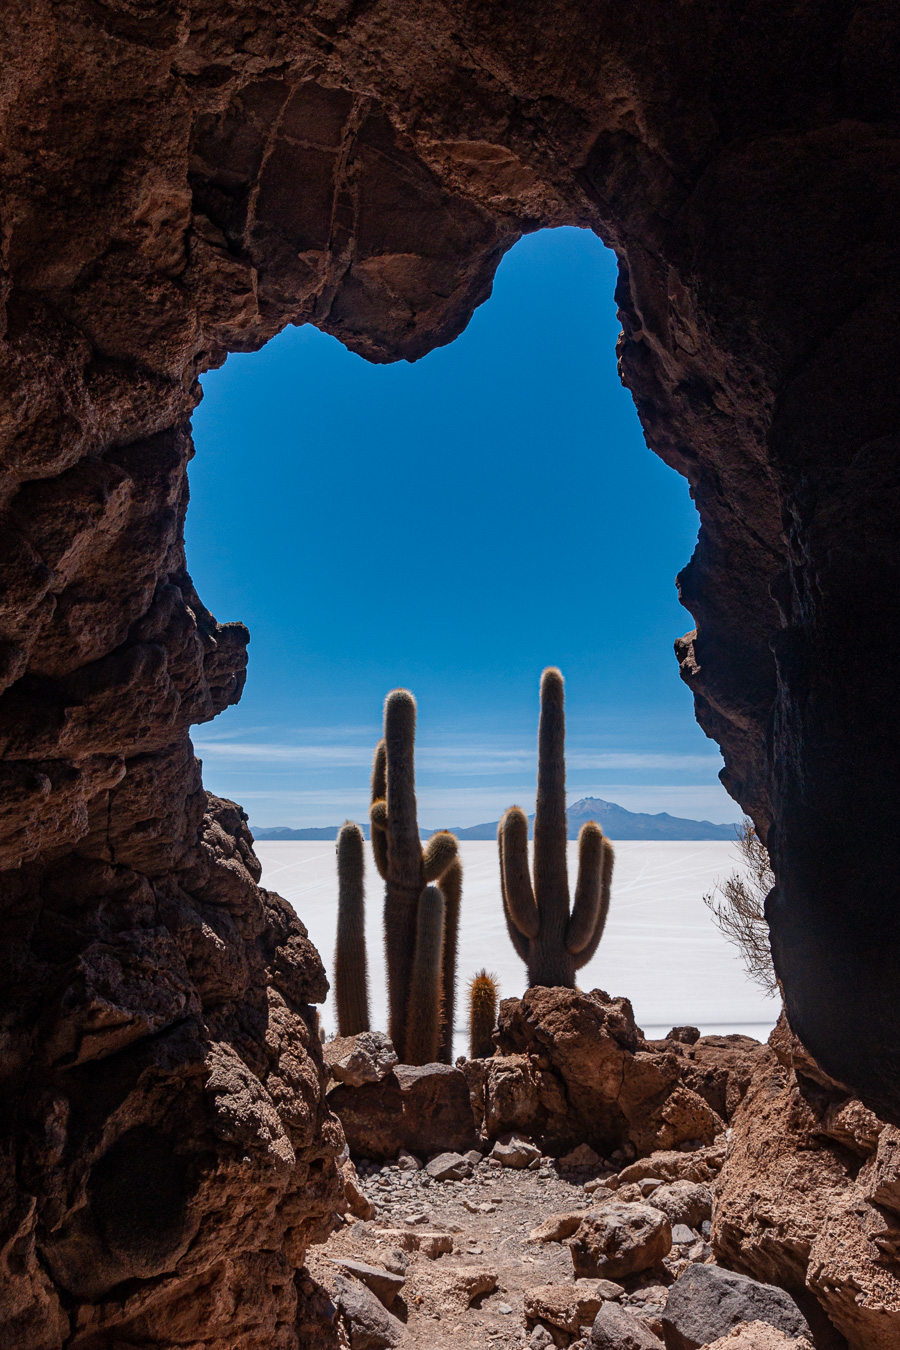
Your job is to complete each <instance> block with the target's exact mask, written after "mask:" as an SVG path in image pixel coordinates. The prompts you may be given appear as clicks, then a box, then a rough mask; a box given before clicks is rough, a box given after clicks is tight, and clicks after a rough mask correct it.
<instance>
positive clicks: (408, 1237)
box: [376, 1228, 453, 1261]
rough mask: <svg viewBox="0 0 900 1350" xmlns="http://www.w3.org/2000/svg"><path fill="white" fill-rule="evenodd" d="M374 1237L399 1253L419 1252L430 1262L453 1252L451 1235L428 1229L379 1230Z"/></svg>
mask: <svg viewBox="0 0 900 1350" xmlns="http://www.w3.org/2000/svg"><path fill="white" fill-rule="evenodd" d="M376 1237H379V1238H382V1239H383V1240H384V1241H385V1242H393V1243H394V1245H395V1246H396V1247H399V1248H400V1250H401V1251H404V1252H421V1253H422V1255H423V1256H427V1257H428V1258H429V1259H430V1260H432V1261H434V1260H436V1259H437V1257H439V1256H444V1255H446V1254H447V1253H448V1252H452V1251H453V1234H452V1233H441V1232H435V1231H434V1229H430V1228H418V1229H411V1228H379V1229H377V1230H376Z"/></svg>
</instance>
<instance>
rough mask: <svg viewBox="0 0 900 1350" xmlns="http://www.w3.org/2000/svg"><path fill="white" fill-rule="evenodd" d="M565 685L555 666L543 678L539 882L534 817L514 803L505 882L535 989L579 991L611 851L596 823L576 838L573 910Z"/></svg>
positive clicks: (502, 834)
mask: <svg viewBox="0 0 900 1350" xmlns="http://www.w3.org/2000/svg"><path fill="white" fill-rule="evenodd" d="M564 698H565V695H564V685H563V677H562V675H561V674H560V672H559V671H558V670H556V669H554V668H553V667H550V668H549V669H547V670H545V671H544V673H543V675H542V676H541V717H540V724H539V729H538V789H537V807H536V811H535V818H534V884H533V885H532V881H531V874H530V871H529V866H528V817H527V816H526V815H525V812H524V811H523V810H522V809H521V807H518V806H511V807H510V809H509V810H508V811H507V812H506V814H505V815H504V817H503V819H502V820H501V821H500V828H499V830H498V835H497V842H498V845H499V849H500V882H501V887H502V892H503V906H504V910H505V912H506V924H507V927H508V929H509V936H510V938H511V939H512V944H513V946H514V947H515V949H516V951H517V952H518V954H519V956H520V957H521V958H522V960H523V961H524V962H525V964H526V966H527V967H528V983H529V985H536V984H537V985H550V986H553V985H565V986H567V987H568V988H574V986H575V972H576V970H580V968H581V967H582V966H584V965H586V964H587V962H588V961H590V959H591V957H592V956H593V955H594V952H595V951H596V950H597V947H598V945H599V943H600V939H601V937H602V936H603V929H604V926H605V924H606V916H607V913H608V912H609V892H610V886H611V883H612V870H613V849H612V845H611V844H610V842H609V840H608V839H605V838H604V835H603V831H602V830H601V828H600V826H599V825H597V824H596V822H595V821H593V820H589V821H588V822H587V823H586V824H585V825H582V827H581V832H580V833H579V836H578V881H577V883H576V886H575V902H574V904H573V906H572V910H571V913H570V911H569V878H568V869H567V866H566V836H567V834H568V830H567V822H566V755H565V747H566V717H565V711H564Z"/></svg>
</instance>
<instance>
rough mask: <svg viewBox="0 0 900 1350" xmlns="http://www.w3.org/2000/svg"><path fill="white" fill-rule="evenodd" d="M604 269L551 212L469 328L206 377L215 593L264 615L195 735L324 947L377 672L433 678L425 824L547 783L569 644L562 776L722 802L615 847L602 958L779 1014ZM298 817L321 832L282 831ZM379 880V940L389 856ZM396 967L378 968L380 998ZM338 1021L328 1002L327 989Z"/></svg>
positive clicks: (475, 868)
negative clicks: (737, 885) (748, 919)
mask: <svg viewBox="0 0 900 1350" xmlns="http://www.w3.org/2000/svg"><path fill="white" fill-rule="evenodd" d="M616 280H617V265H616V258H615V255H614V253H613V252H612V251H611V250H609V249H607V248H605V247H604V246H603V244H602V243H601V242H600V240H599V239H598V238H597V237H596V235H594V234H592V233H591V232H589V231H585V230H578V229H574V228H562V229H558V230H552V231H551V230H545V231H540V232H538V233H536V234H534V235H530V236H526V237H525V238H524V239H523V240H522V241H520V242H519V243H518V244H517V245H516V246H515V247H514V248H513V249H512V250H511V251H510V253H508V254H507V255H506V257H505V258H504V260H503V262H502V263H501V265H500V269H499V272H498V274H497V278H496V281H495V285H494V289H493V294H492V296H491V298H490V299H489V300H488V301H487V302H486V303H485V304H483V305H482V306H480V307H479V308H478V309H477V310H476V311H475V315H474V317H473V318H472V320H471V322H470V323H469V324H468V326H467V327H466V329H465V330H464V332H463V333H462V334H461V335H460V336H459V337H457V338H456V339H455V340H454V341H453V342H452V343H451V344H448V345H446V346H444V347H440V348H438V349H436V350H435V351H433V352H432V353H430V354H429V355H428V356H426V357H424V358H423V359H421V360H419V361H417V362H415V363H413V364H411V363H408V362H398V363H396V364H394V365H373V364H370V363H369V362H367V361H366V360H364V359H363V358H362V357H360V356H357V355H355V354H353V353H352V352H350V351H348V350H347V349H346V348H345V347H343V346H342V345H341V344H340V343H339V342H338V341H337V339H335V338H333V337H330V336H327V335H325V334H323V333H321V332H319V331H318V330H317V329H316V328H314V327H312V326H306V327H303V328H289V329H286V330H285V331H284V332H283V333H282V334H281V335H280V336H279V337H276V338H274V339H273V340H272V341H270V343H269V344H268V345H267V346H266V347H265V348H264V349H263V350H262V351H261V352H259V353H254V354H252V355H238V356H231V357H229V359H228V361H227V362H226V364H225V366H224V367H222V368H221V369H220V370H217V371H214V372H211V373H210V374H208V375H207V376H205V377H204V381H203V383H204V389H205V397H204V401H203V402H202V403H201V405H200V407H199V409H198V411H197V414H196V417H195V426H194V436H195V443H196V445H197V450H198V454H197V458H196V459H195V461H194V463H193V466H192V470H191V480H192V494H193V495H192V505H191V507H190V509H189V512H188V521H187V546H188V560H189V566H190V569H191V572H192V575H193V576H194V579H195V581H196V584H197V587H198V590H199V591H200V593H201V594H203V595H204V597H206V598H207V599H208V600H209V601H210V602H211V605H212V608H213V609H214V611H215V612H216V613H217V615H219V616H220V617H223V618H231V617H235V616H238V615H239V616H240V617H241V618H242V619H243V620H244V621H246V622H247V624H248V626H249V628H250V632H251V646H250V664H249V670H248V682H247V687H246V689H245V691H244V694H243V696H242V698H241V701H240V702H239V703H238V704H237V705H236V706H233V707H231V708H229V709H227V710H226V711H225V712H224V713H223V714H222V715H220V717H219V718H217V719H216V721H215V723H213V724H212V725H211V726H207V727H203V728H197V729H196V731H195V733H194V737H193V739H194V745H195V748H196V750H197V753H198V754H199V756H200V757H201V759H202V760H203V763H204V778H205V781H206V783H207V785H208V786H209V787H210V788H211V789H212V790H213V791H215V792H218V793H220V794H221V795H223V796H225V797H228V798H233V799H235V800H237V801H239V802H241V804H242V805H243V807H244V808H245V809H246V811H247V812H248V815H249V820H250V825H251V829H252V830H253V832H254V836H255V838H256V847H257V851H258V853H259V856H260V859H261V861H262V864H263V874H264V883H265V884H270V885H272V886H273V887H274V888H276V889H278V891H279V892H280V893H281V894H283V895H285V897H286V898H287V899H289V900H291V901H292V902H293V904H294V906H295V908H296V910H297V912H298V914H300V916H301V917H302V919H303V921H304V923H305V924H306V925H307V926H308V928H309V930H310V933H311V936H312V938H313V940H314V941H315V943H316V946H317V948H318V950H319V951H320V952H321V953H322V954H323V957H324V959H325V963H326V968H328V967H330V964H331V953H332V950H333V942H334V934H333V925H334V895H333V889H334V878H333V871H334V864H333V856H332V849H331V846H330V844H329V843H328V842H327V838H328V836H327V835H326V834H325V831H326V830H328V828H329V827H331V828H332V830H333V829H334V827H336V826H338V825H339V824H340V823H341V822H342V821H343V820H344V819H345V818H352V819H355V820H357V821H360V822H362V823H365V822H366V820H367V815H368V800H367V793H368V774H369V768H370V763H371V754H372V747H373V746H374V744H375V742H376V741H377V739H378V737H379V735H380V732H379V717H380V709H381V701H382V699H383V697H384V694H385V693H386V692H387V690H388V689H390V688H393V687H396V686H398V685H402V686H405V687H409V688H411V689H413V691H414V692H415V693H416V695H417V698H418V701H419V734H418V742H417V756H416V760H417V788H418V798H419V821H420V825H421V827H422V828H423V829H424V830H426V831H428V830H430V829H435V828H439V827H440V828H445V827H446V828H451V829H459V828H460V827H462V828H464V829H466V828H471V827H477V826H479V825H480V824H481V823H482V822H490V821H494V820H496V819H497V818H498V817H499V816H500V815H501V814H502V812H503V810H504V809H505V808H506V806H508V805H509V804H510V803H511V802H513V801H517V802H518V801H529V800H531V799H533V793H534V772H535V720H534V718H535V708H534V699H535V689H536V682H537V676H538V674H539V672H540V670H541V669H542V668H543V667H544V666H546V665H548V664H559V665H560V666H561V667H562V668H563V670H564V671H565V673H566V676H567V685H568V697H567V708H568V744H567V749H568V757H567V758H568V764H567V769H568V774H567V788H568V800H569V804H570V805H572V804H573V803H575V802H576V801H580V800H581V799H583V798H586V797H587V798H599V799H600V801H601V802H613V803H615V804H616V805H617V806H622V807H624V808H625V810H626V811H632V812H637V813H646V814H648V815H656V814H657V813H659V812H666V813H668V815H669V816H672V817H676V818H677V819H678V820H680V821H682V822H684V823H686V822H688V821H703V822H707V821H712V822H718V823H723V824H724V826H725V828H724V829H723V830H722V837H720V839H719V842H716V843H711V844H708V846H707V845H704V848H705V850H706V851H705V852H704V849H703V848H701V849H699V850H698V849H696V847H695V845H692V844H690V843H683V844H681V845H680V846H675V845H673V846H672V849H671V852H670V854H667V855H666V856H665V857H662V856H659V857H656V856H652V857H651V856H650V854H648V855H647V857H644V855H643V854H640V856H638V853H637V852H635V853H634V856H631V855H630V854H628V852H627V850H628V849H629V848H632V845H627V846H625V848H624V850H623V851H621V857H620V872H621V882H620V886H619V890H620V899H619V901H618V903H617V904H616V906H614V909H615V913H614V915H613V917H612V919H611V930H610V933H609V934H608V935H607V940H605V942H604V944H603V945H602V949H601V951H600V952H599V953H598V955H597V957H596V959H595V961H594V962H593V964H592V968H591V970H590V971H589V972H588V978H589V979H590V980H591V981H593V982H595V983H600V984H601V985H602V986H603V987H604V988H605V987H607V985H609V984H610V983H613V984H615V986H616V988H619V987H620V986H622V983H623V981H624V984H625V985H627V986H628V992H629V994H630V995H631V996H632V998H633V999H636V1001H637V1007H638V1010H639V1013H640V1015H641V1016H642V1017H643V1020H644V1021H645V1022H646V1023H647V1024H648V1025H651V1026H656V1025H657V1024H658V1025H659V1026H660V1027H661V1028H662V1031H665V1030H667V1029H668V1027H669V1026H670V1025H671V1024H672V1023H673V1021H674V1022H679V1021H681V1022H697V1023H698V1024H702V1025H704V1026H705V1027H706V1028H707V1029H709V1030H714V1031H716V1032H722V1031H731V1030H738V1029H740V1030H742V1031H747V1032H749V1033H750V1034H758V1035H763V1036H764V1035H766V1034H767V1033H768V1030H769V1028H770V1026H771V1024H772V1022H774V1018H775V1013H774V1011H772V1009H771V1008H770V1007H769V1006H768V1000H766V999H765V998H764V997H762V996H761V995H760V992H759V991H758V990H757V989H755V988H754V987H753V986H752V985H751V984H750V982H749V981H747V980H746V979H744V978H743V974H742V972H741V970H740V967H739V965H738V964H737V963H736V960H737V958H736V956H735V954H734V953H733V952H732V951H731V949H730V948H728V947H727V946H726V945H725V943H724V941H723V940H722V939H721V936H720V935H719V933H718V932H717V931H716V929H715V928H714V927H713V925H712V923H711V922H710V919H709V915H708V913H707V912H706V911H705V909H704V908H703V905H702V896H703V894H704V893H705V892H709V891H710V890H711V889H712V888H713V886H714V885H715V883H716V880H717V879H718V877H719V876H720V875H722V874H724V873H725V872H727V871H729V870H730V869H731V868H732V866H733V863H734V853H733V848H732V843H731V840H732V839H733V836H732V830H731V826H730V825H728V822H734V821H735V820H736V819H737V818H738V815H739V812H738V809H737V807H736V806H735V804H734V802H733V801H732V800H731V799H730V798H729V797H728V796H727V794H726V793H725V791H724V789H723V788H722V786H721V784H720V783H719V782H718V780H717V773H718V770H719V769H720V767H721V758H720V756H719V754H718V752H717V749H716V747H715V746H714V745H713V744H711V743H710V742H709V741H708V740H707V738H706V737H705V736H704V734H703V732H702V731H701V730H700V728H699V726H698V725H697V722H696V720H695V715H694V709H693V704H692V700H691V697H690V694H689V692H688V690H687V689H686V688H685V686H684V684H683V683H682V681H681V680H679V679H678V678H677V670H676V663H675V660H674V658H673V654H672V641H673V639H674V638H675V637H677V636H679V635H680V634H681V633H682V632H683V631H684V629H685V628H687V627H689V625H690V618H689V616H688V615H687V614H686V612H685V611H684V610H683V609H682V608H681V607H680V605H679V603H678V597H677V594H676V587H675V581H674V579H675V575H676V573H677V572H678V570H679V569H680V568H681V567H683V566H684V564H685V563H686V562H687V560H688V558H689V557H690V555H691V552H692V550H693V548H694V544H695V540H696V530H697V515H696V511H695V508H694V506H693V503H692V501H691V498H690V493H689V489H688V485H687V483H686V481H685V479H684V478H682V477H681V476H680V475H678V474H676V473H675V472H674V471H673V470H672V469H670V468H668V467H667V466H666V465H665V464H664V463H663V462H662V461H661V460H660V459H659V458H658V457H657V456H656V455H654V454H652V453H651V452H650V451H649V450H648V449H647V447H646V445H645V443H644V439H643V435H642V432H641V429H640V425H639V422H638V418H637V414H636V412H635V409H634V405H633V402H632V399H631V396H630V394H629V393H628V392H627V390H625V389H624V388H623V387H622V385H621V382H620V380H619V376H618V371H617V367H616V339H617V336H618V332H619V320H618V317H617V314H616V307H615V299H614V290H615V286H616ZM529 809H530V808H529ZM617 825H618V827H619V828H622V822H620V821H617V822H614V823H613V824H612V828H613V829H614V830H615V829H616V826H617ZM673 825H674V822H673ZM606 828H607V829H609V828H610V822H609V821H607V823H606ZM316 830H319V831H321V832H322V835H321V838H320V842H319V846H318V848H317V849H313V848H308V847H306V845H307V843H309V841H310V839H311V836H312V833H313V832H314V831H316ZM292 832H293V833H297V832H299V834H300V835H301V836H304V835H305V836H306V839H305V841H304V844H303V848H297V847H296V846H295V844H296V842H297V841H296V840H294V841H287V843H286V847H285V842H286V836H287V835H289V834H290V833H292ZM616 837H617V835H616V834H615V833H614V834H613V838H616ZM624 837H625V838H626V839H627V838H628V832H627V829H625V831H624ZM677 837H680V838H689V837H691V836H689V835H687V836H685V835H684V834H682V835H681V836H677ZM696 837H700V836H696ZM712 837H713V836H712V835H711V834H710V835H708V836H706V838H707V840H710V839H712ZM465 847H466V849H468V851H469V854H471V856H467V857H466V859H465V866H466V869H467V877H468V878H469V880H468V881H467V889H468V890H469V891H470V894H471V899H470V900H469V903H468V905H467V906H465V907H464V908H465V910H466V912H465V913H464V915H463V929H462V942H463V950H464V952H466V951H467V950H468V949H469V948H471V949H472V950H471V952H469V957H468V958H466V957H464V961H465V959H469V964H471V959H474V951H475V949H476V948H477V947H478V946H479V945H481V944H484V943H487V945H489V946H490V947H491V948H492V950H494V949H496V950H495V958H494V959H495V964H496V965H497V967H498V969H499V970H500V972H501V976H502V983H503V987H504V988H505V989H506V990H507V991H508V992H510V993H512V992H522V989H524V985H522V989H520V988H519V986H520V984H521V983H522V980H523V979H524V973H523V970H522V969H521V968H520V963H519V962H518V960H517V958H516V956H515V953H514V952H513V949H512V948H511V947H510V946H509V943H508V942H507V940H506V938H505V936H504V935H503V934H502V933H499V932H498V933H496V934H495V933H494V932H493V928H494V927H495V926H496V921H497V919H498V914H499V911H498V910H497V899H496V896H495V895H494V889H495V880H496V879H495V876H494V873H495V866H494V857H493V854H494V847H493V845H489V844H487V843H480V844H476V845H475V846H474V847H473V846H472V845H471V844H470V843H468V842H467V843H466V844H465ZM664 847H665V848H668V847H669V846H668V845H665V846H664ZM651 853H652V850H651ZM482 855H483V856H482ZM666 887H668V891H667V892H666V896H665V897H663V895H662V891H663V890H665V888H666ZM368 889H369V906H368V927H369V928H370V929H371V932H370V934H369V941H368V945H369V949H370V951H371V952H373V953H376V952H379V951H380V949H381V939H380V935H379V931H378V930H379V925H380V921H381V920H380V904H379V901H378V896H377V886H376V885H375V879H374V877H372V878H370V885H369V888H368ZM485 924H486V925H487V928H489V929H490V932H489V933H488V932H487V931H486V930H485V931H482V930H483V929H484V925H485ZM648 943H649V944H650V946H652V947H653V949H654V960H653V962H652V963H651V964H652V965H653V966H654V968H655V970H656V971H657V977H655V978H654V980H653V982H652V985H651V983H650V982H648V981H647V979H646V970H647V962H646V960H645V957H646V952H647V950H648ZM657 948H659V950H658V951H657ZM377 966H378V962H377V960H376V967H377ZM660 971H662V972H664V974H663V976H660V975H659V972H660ZM467 973H468V972H467V970H462V972H461V976H460V978H461V979H463V978H466V977H467ZM735 979H736V981H737V983H736V984H735ZM701 987H704V991H705V992H704V993H703V995H700V994H699V993H698V991H699V989H700V988H701ZM384 996H385V990H384V988H383V986H382V984H381V982H380V977H377V976H376V978H375V983H374V987H373V997H374V1003H375V1008H376V1010H378V1011H379V1014H380V1015H381V1020H380V1021H378V1025H383V1024H384V1017H383V1013H382V1012H381V1005H382V1003H383V999H384ZM323 1022H324V1025H325V1026H326V1027H327V1028H331V1027H333V1025H334V1008H333V1006H332V999H331V997H329V1000H328V1002H327V1003H326V1005H325V1008H324V1010H323ZM464 1034H465V1033H464V1030H463V1028H462V1026H460V1028H459V1031H458V1039H459V1042H460V1043H459V1047H458V1048H459V1050H460V1051H462V1050H463V1048H464V1046H463V1043H462V1042H463V1040H464ZM661 1034H662V1033H661Z"/></svg>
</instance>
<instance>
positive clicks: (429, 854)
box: [369, 689, 458, 1063]
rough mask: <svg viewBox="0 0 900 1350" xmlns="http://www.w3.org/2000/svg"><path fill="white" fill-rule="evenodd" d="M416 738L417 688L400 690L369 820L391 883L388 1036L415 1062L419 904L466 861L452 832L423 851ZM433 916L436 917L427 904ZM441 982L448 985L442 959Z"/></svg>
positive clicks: (380, 751) (392, 700) (375, 775)
mask: <svg viewBox="0 0 900 1350" xmlns="http://www.w3.org/2000/svg"><path fill="white" fill-rule="evenodd" d="M415 739H416V701H415V699H414V698H413V696H412V694H411V693H410V692H409V690H407V689H394V690H393V691H392V692H391V693H390V694H388V696H387V698H386V699H385V702H384V739H383V740H382V741H381V742H380V743H379V745H378V747H377V749H376V751H375V762H374V764H373V767H372V805H371V808H370V811H369V819H370V822H371V826H372V851H373V853H374V856H375V863H376V866H377V867H378V870H379V872H380V873H381V875H382V876H383V877H384V880H385V895H384V942H385V958H386V965H387V979H388V1034H389V1035H390V1038H391V1040H392V1041H393V1042H394V1048H395V1049H396V1051H397V1054H398V1055H399V1056H400V1058H401V1059H402V1060H403V1061H404V1062H405V1063H415V1062H416V1061H415V1060H413V1059H412V1058H411V1055H412V1053H413V1047H412V1046H409V1045H408V1044H407V1039H408V1038H407V1028H408V1025H409V1006H410V983H411V979H412V971H413V958H414V954H415V950H416V931H417V927H418V920H419V902H420V899H423V898H424V897H423V891H424V890H425V888H426V886H427V885H428V884H429V882H437V884H438V887H441V886H442V884H443V880H444V877H445V876H446V874H447V872H448V871H449V870H450V869H451V868H452V867H453V865H454V863H456V862H457V861H458V847H457V843H456V838H455V837H454V836H453V835H452V834H448V833H447V832H446V831H445V830H441V831H439V833H437V834H435V835H432V837H431V839H430V840H429V841H428V844H427V846H426V848H425V849H424V851H423V849H422V844H421V841H420V839H419V824H418V819H417V815H416V771H415ZM442 899H443V897H442ZM426 911H427V912H429V913H430V911H429V910H428V907H427V906H426ZM437 978H438V980H439V981H440V978H441V969H440V962H439V965H438V975H437ZM438 1006H439V1007H440V1003H439V1005H438ZM417 1053H418V1051H417ZM435 1053H436V1050H435ZM418 1062H420V1063H422V1062H425V1061H421V1060H420V1061H418Z"/></svg>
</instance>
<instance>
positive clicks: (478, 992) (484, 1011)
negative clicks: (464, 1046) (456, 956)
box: [469, 970, 497, 1059]
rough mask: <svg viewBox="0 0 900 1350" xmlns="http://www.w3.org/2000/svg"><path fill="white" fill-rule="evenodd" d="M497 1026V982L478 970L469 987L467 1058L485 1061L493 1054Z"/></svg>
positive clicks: (483, 971)
mask: <svg viewBox="0 0 900 1350" xmlns="http://www.w3.org/2000/svg"><path fill="white" fill-rule="evenodd" d="M496 1025H497V981H496V979H495V977H494V976H493V975H489V974H488V973H487V971H486V970H480V971H479V972H478V974H477V975H476V976H475V978H474V979H473V980H472V983H471V984H470V985H469V1058H470V1059H487V1058H488V1056H489V1055H492V1054H494V1051H495V1048H496V1047H495V1046H494V1040H493V1035H494V1028H495V1026H496Z"/></svg>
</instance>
